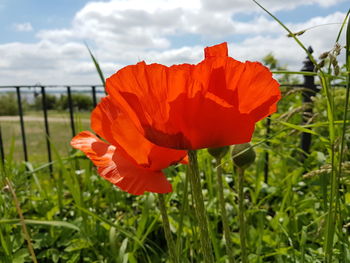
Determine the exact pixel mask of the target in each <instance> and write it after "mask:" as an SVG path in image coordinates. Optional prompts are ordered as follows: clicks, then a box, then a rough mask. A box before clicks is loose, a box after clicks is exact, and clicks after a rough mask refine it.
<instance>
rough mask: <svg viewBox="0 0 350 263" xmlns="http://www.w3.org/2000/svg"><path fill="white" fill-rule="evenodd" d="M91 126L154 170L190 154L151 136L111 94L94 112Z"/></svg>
mask: <svg viewBox="0 0 350 263" xmlns="http://www.w3.org/2000/svg"><path fill="white" fill-rule="evenodd" d="M91 127H92V129H93V130H94V131H95V132H96V133H97V134H99V135H100V136H102V137H103V138H105V139H106V140H107V141H108V142H110V143H112V144H113V145H116V146H118V148H119V150H120V151H121V150H122V149H123V150H124V151H125V154H126V155H128V156H130V158H131V159H132V160H134V161H135V162H136V163H137V164H139V165H141V166H143V167H147V168H150V169H151V170H154V171H157V170H161V169H164V168H167V167H168V166H169V165H172V164H174V163H178V162H179V161H181V160H182V159H183V158H184V157H185V156H186V155H187V152H186V151H181V150H174V149H169V148H164V147H160V146H157V145H155V144H153V143H151V142H150V141H149V140H147V139H146V138H145V137H144V135H143V134H142V133H140V131H139V130H137V128H136V127H135V125H134V124H133V123H132V122H131V120H130V118H129V117H128V115H127V114H125V113H123V112H121V111H120V110H118V107H117V106H116V105H115V104H114V103H113V101H112V99H111V98H110V97H109V96H107V97H105V98H103V99H102V100H101V102H100V103H99V104H98V105H97V107H96V108H95V110H94V111H93V113H92V114H91ZM126 149H127V150H126Z"/></svg>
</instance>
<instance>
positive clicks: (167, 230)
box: [158, 194, 180, 263]
mask: <svg viewBox="0 0 350 263" xmlns="http://www.w3.org/2000/svg"><path fill="white" fill-rule="evenodd" d="M158 199H159V210H160V213H161V215H162V220H163V229H164V233H165V238H166V241H167V244H168V249H169V254H170V258H171V262H173V263H180V261H179V258H178V256H177V253H176V249H175V243H174V240H173V237H172V235H171V231H170V224H169V218H168V214H167V212H166V205H165V199H164V194H158Z"/></svg>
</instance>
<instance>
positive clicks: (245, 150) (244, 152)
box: [232, 143, 255, 169]
mask: <svg viewBox="0 0 350 263" xmlns="http://www.w3.org/2000/svg"><path fill="white" fill-rule="evenodd" d="M232 160H233V163H234V164H235V165H236V166H237V167H239V168H241V169H246V168H248V167H249V166H250V165H251V164H252V163H253V162H254V160H255V151H254V149H253V148H252V147H251V145H250V143H243V144H236V145H235V146H234V147H233V150H232Z"/></svg>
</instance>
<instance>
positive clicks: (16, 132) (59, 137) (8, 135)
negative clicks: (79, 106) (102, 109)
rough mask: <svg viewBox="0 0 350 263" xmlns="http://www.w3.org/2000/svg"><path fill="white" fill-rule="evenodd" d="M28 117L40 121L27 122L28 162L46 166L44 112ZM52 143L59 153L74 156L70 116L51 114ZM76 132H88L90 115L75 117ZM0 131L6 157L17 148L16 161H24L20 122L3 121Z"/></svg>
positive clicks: (29, 114)
mask: <svg viewBox="0 0 350 263" xmlns="http://www.w3.org/2000/svg"><path fill="white" fill-rule="evenodd" d="M25 116H26V117H40V118H41V120H35V121H25V122H24V127H25V133H26V143H27V149H28V153H29V161H30V162H33V163H44V162H47V146H46V137H45V126H44V118H43V113H42V112H41V111H29V112H25ZM48 116H49V131H50V140H51V143H52V144H53V145H55V147H56V148H57V151H58V152H59V153H60V154H61V155H62V156H66V155H68V153H69V152H71V147H70V144H69V142H70V140H71V139H72V136H73V135H72V131H71V127H70V119H69V113H68V112H60V111H49V112H48ZM74 117H75V127H76V132H77V133H78V132H79V131H83V130H86V129H89V127H90V124H89V120H90V112H79V113H75V116H74ZM50 118H59V119H61V121H60V122H57V121H50ZM1 131H2V136H3V140H4V148H5V156H6V155H9V154H10V151H11V148H12V147H11V146H12V144H14V153H13V158H14V159H15V160H17V161H21V160H24V154H23V147H22V136H21V126H20V122H19V121H1Z"/></svg>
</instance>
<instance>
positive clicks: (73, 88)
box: [0, 85, 105, 172]
mask: <svg viewBox="0 0 350 263" xmlns="http://www.w3.org/2000/svg"><path fill="white" fill-rule="evenodd" d="M38 89H39V90H40V91H39V93H38ZM23 90H25V93H27V94H28V93H33V94H35V95H41V106H42V107H41V108H42V113H43V121H44V131H45V134H43V135H45V138H46V145H47V161H48V162H49V163H52V149H51V143H50V135H51V133H50V127H49V118H48V110H47V108H48V107H47V93H48V91H49V92H50V93H55V94H60V95H63V94H66V96H67V102H68V112H69V121H70V129H71V132H72V136H75V135H76V128H75V120H74V115H75V112H74V107H73V97H72V93H73V92H77V93H79V94H81V93H83V94H86V93H90V94H91V97H92V104H93V107H95V106H96V105H97V103H98V96H97V94H98V93H101V94H103V95H105V93H104V89H103V86H102V85H69V86H58V85H51V86H38V85H33V86H31V85H26V86H0V92H1V93H7V92H8V93H13V92H15V93H16V97H17V109H18V116H19V124H20V131H21V141H22V149H23V157H24V161H26V162H28V161H29V158H28V147H27V139H26V129H25V122H24V112H23V107H22V101H23V100H22V98H23V96H22V95H23ZM1 93H0V96H1ZM5 139H7V138H5ZM0 155H1V162H2V164H3V165H4V162H5V149H4V139H3V133H2V131H1V124H0ZM49 169H50V172H52V165H50V166H49Z"/></svg>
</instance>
